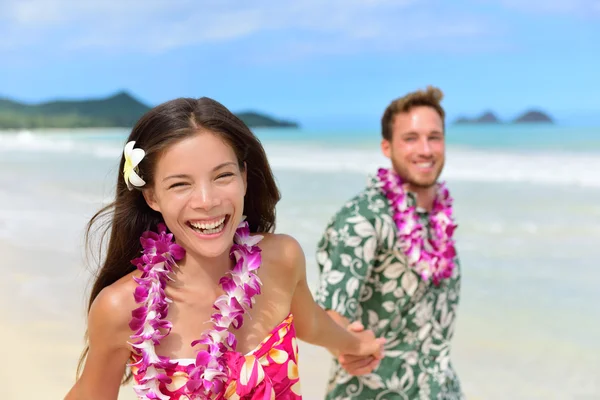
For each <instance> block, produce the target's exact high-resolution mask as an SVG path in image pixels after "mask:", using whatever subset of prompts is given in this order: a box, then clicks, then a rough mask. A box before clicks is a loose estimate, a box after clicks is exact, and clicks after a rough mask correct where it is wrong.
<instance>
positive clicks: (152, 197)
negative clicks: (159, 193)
mask: <svg viewBox="0 0 600 400" xmlns="http://www.w3.org/2000/svg"><path fill="white" fill-rule="evenodd" d="M142 194H143V195H144V200H146V204H148V207H150V208H151V209H153V210H154V211H158V212H160V207H159V205H158V202H157V201H156V194H155V193H154V190H153V189H144V190H142Z"/></svg>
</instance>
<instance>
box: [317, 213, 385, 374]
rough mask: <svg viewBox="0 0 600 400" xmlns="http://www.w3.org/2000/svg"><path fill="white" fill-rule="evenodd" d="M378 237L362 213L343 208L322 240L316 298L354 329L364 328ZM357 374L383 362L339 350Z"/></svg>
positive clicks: (345, 364) (340, 357)
mask: <svg viewBox="0 0 600 400" xmlns="http://www.w3.org/2000/svg"><path fill="white" fill-rule="evenodd" d="M376 248H377V239H376V235H375V229H374V227H373V226H372V224H371V223H370V222H369V221H368V220H367V219H365V218H364V217H362V216H360V215H356V214H354V213H350V212H349V211H348V210H342V211H341V212H340V213H338V215H337V216H336V218H335V219H334V221H333V222H332V223H331V224H330V226H329V227H328V228H327V230H326V231H325V234H324V236H323V238H322V239H321V241H320V242H319V246H318V252H317V263H318V265H319V269H320V271H321V280H320V285H319V288H318V290H317V295H316V299H317V302H318V303H319V305H320V306H321V307H323V308H324V309H325V310H327V313H328V314H329V315H330V316H331V317H332V319H334V320H335V321H336V322H337V323H338V324H340V325H341V326H343V327H345V328H346V329H348V330H350V331H352V332H361V331H362V330H364V327H363V325H362V324H361V323H360V320H359V319H360V318H361V316H362V315H361V314H362V309H361V306H360V300H361V299H360V297H361V292H362V290H363V287H364V284H365V282H366V280H367V279H368V278H369V276H370V274H371V269H372V267H373V263H374V259H375V253H376ZM330 352H331V353H332V355H334V356H335V357H337V358H338V361H339V362H340V364H341V365H342V367H344V368H345V369H346V371H347V372H348V373H350V374H353V375H361V374H365V373H369V372H371V371H372V369H373V368H375V366H376V365H377V364H378V363H379V359H376V358H374V357H362V358H358V357H351V356H345V355H340V354H336V353H335V352H333V351H331V350H330Z"/></svg>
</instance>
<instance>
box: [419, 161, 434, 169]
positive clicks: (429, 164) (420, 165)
mask: <svg viewBox="0 0 600 400" xmlns="http://www.w3.org/2000/svg"><path fill="white" fill-rule="evenodd" d="M417 167H419V168H431V167H433V162H431V161H430V162H426V163H417Z"/></svg>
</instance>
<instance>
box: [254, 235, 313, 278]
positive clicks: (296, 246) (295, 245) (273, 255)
mask: <svg viewBox="0 0 600 400" xmlns="http://www.w3.org/2000/svg"><path fill="white" fill-rule="evenodd" d="M261 236H263V238H262V240H261V241H260V242H259V244H258V246H259V247H260V248H261V254H262V257H263V263H264V264H269V265H276V266H277V268H278V269H279V270H286V271H290V270H291V271H296V270H299V269H300V268H305V262H306V261H305V257H304V251H303V250H302V246H301V245H300V243H299V242H298V240H296V239H295V238H294V237H293V236H290V235H287V234H282V233H261Z"/></svg>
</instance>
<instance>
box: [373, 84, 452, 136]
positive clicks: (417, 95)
mask: <svg viewBox="0 0 600 400" xmlns="http://www.w3.org/2000/svg"><path fill="white" fill-rule="evenodd" d="M443 98H444V93H443V92H442V91H441V90H440V89H439V88H437V87H434V86H427V89H425V90H417V91H414V92H411V93H408V94H407V95H405V96H403V97H400V98H398V99H396V100H394V101H392V102H391V103H390V105H389V106H388V107H387V108H386V109H385V112H384V113H383V117H381V136H383V138H384V139H387V140H392V124H393V123H394V117H395V116H396V115H398V114H401V113H406V112H410V111H411V110H412V109H413V108H415V107H422V106H425V107H431V108H433V109H434V110H435V111H436V112H437V113H438V114H439V115H440V117H441V118H442V122H444V121H445V118H446V113H445V111H444V108H443V107H442V106H441V104H440V103H441V101H442V99H443ZM444 125H445V122H444Z"/></svg>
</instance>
